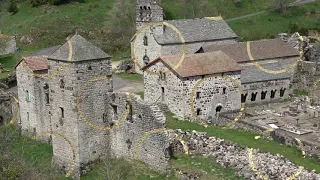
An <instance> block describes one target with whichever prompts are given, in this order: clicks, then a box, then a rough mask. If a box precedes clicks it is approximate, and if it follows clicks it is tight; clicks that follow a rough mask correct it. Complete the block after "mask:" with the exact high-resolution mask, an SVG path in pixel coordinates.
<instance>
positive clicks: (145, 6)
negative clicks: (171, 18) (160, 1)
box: [136, 0, 163, 30]
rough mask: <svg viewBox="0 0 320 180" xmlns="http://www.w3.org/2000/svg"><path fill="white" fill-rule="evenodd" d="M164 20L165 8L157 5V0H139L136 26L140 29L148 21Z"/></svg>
mask: <svg viewBox="0 0 320 180" xmlns="http://www.w3.org/2000/svg"><path fill="white" fill-rule="evenodd" d="M158 21H163V9H162V8H161V7H160V6H158V5H157V2H156V0H137V4H136V28H137V30H139V29H140V28H141V27H142V26H143V25H144V24H146V23H148V22H158Z"/></svg>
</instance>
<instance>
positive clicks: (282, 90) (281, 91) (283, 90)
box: [280, 88, 286, 97]
mask: <svg viewBox="0 0 320 180" xmlns="http://www.w3.org/2000/svg"><path fill="white" fill-rule="evenodd" d="M285 91H286V88H284V89H283V88H281V89H280V97H283V96H284V92H285Z"/></svg>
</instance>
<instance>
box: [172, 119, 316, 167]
mask: <svg viewBox="0 0 320 180" xmlns="http://www.w3.org/2000/svg"><path fill="white" fill-rule="evenodd" d="M167 127H168V128H170V129H181V130H183V131H187V130H196V131H199V132H207V133H208V136H215V137H218V138H221V139H225V140H230V141H232V142H234V143H237V144H239V145H241V146H245V147H249V148H254V149H260V150H261V151H262V152H270V153H272V154H274V155H276V154H281V155H283V156H284V157H286V158H287V159H288V160H290V161H291V162H292V163H294V164H297V165H300V166H304V167H305V168H307V169H309V170H313V169H314V170H316V172H318V173H320V164H319V162H316V161H315V160H313V159H309V158H303V156H302V154H301V152H299V151H298V150H297V148H296V147H293V146H287V145H282V144H280V143H278V142H276V141H273V140H268V139H257V140H255V139H254V137H255V136H257V135H259V134H255V133H252V132H248V131H244V130H240V129H222V127H220V126H209V127H207V128H205V127H204V126H201V125H199V124H197V123H193V122H189V121H179V120H177V119H176V118H174V117H173V114H172V113H168V114H167Z"/></svg>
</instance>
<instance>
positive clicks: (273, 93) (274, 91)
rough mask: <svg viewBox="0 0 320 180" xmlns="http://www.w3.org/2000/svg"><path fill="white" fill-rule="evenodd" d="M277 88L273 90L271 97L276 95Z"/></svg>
mask: <svg viewBox="0 0 320 180" xmlns="http://www.w3.org/2000/svg"><path fill="white" fill-rule="evenodd" d="M276 92H277V90H271V96H270V98H271V99H273V98H274V97H275V95H276Z"/></svg>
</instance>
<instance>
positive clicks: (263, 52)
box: [202, 38, 299, 62]
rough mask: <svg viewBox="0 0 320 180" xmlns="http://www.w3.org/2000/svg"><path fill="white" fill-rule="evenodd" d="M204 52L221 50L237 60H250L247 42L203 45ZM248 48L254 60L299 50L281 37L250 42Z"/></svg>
mask: <svg viewBox="0 0 320 180" xmlns="http://www.w3.org/2000/svg"><path fill="white" fill-rule="evenodd" d="M202 49H203V51H204V52H213V51H219V50H220V51H223V52H224V53H226V54H227V55H228V56H230V57H231V58H232V59H234V60H235V61H237V62H246V61H250V59H249V56H248V52H247V42H240V43H236V44H227V45H220V46H204V47H202ZM250 50H251V54H252V57H253V58H254V59H255V60H263V59H271V58H281V57H291V56H299V52H298V51H297V50H296V49H294V48H293V47H292V46H290V44H288V43H286V42H283V41H282V40H281V39H279V38H277V39H264V40H258V41H251V42H250Z"/></svg>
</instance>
